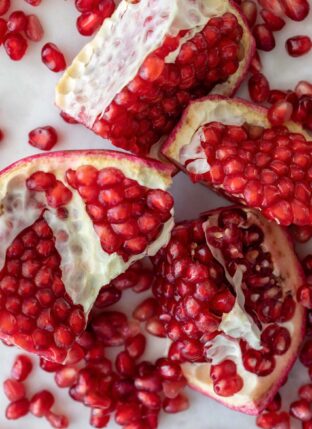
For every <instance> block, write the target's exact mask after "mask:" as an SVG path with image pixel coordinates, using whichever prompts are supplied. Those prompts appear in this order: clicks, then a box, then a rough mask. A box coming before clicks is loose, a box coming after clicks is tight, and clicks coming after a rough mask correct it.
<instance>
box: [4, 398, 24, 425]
mask: <svg viewBox="0 0 312 429" xmlns="http://www.w3.org/2000/svg"><path fill="white" fill-rule="evenodd" d="M28 413H29V401H28V399H26V398H23V399H20V400H19V401H16V402H12V403H11V404H9V405H8V406H7V408H6V411H5V416H6V418H7V419H8V420H17V419H20V418H21V417H23V416H26V414H28Z"/></svg>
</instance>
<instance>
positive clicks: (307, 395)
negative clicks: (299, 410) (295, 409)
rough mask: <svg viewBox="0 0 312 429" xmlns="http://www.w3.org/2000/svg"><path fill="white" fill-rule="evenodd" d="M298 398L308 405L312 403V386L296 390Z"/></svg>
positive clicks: (304, 386)
mask: <svg viewBox="0 0 312 429" xmlns="http://www.w3.org/2000/svg"><path fill="white" fill-rule="evenodd" d="M298 394H299V397H300V398H301V399H305V400H306V401H308V402H309V403H311V402H312V384H304V385H303V386H301V387H300V389H299V390H298Z"/></svg>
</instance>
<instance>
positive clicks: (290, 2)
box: [280, 0, 310, 21]
mask: <svg viewBox="0 0 312 429" xmlns="http://www.w3.org/2000/svg"><path fill="white" fill-rule="evenodd" d="M280 2H281V4H282V6H283V9H284V11H285V13H286V15H287V16H288V17H289V18H290V19H292V20H293V21H303V20H304V19H305V18H306V17H307V16H308V14H309V12H310V5H309V2H308V0H280Z"/></svg>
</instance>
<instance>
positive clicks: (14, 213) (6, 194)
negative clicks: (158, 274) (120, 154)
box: [0, 163, 174, 314]
mask: <svg viewBox="0 0 312 429" xmlns="http://www.w3.org/2000/svg"><path fill="white" fill-rule="evenodd" d="M70 166H71V167H72V168H74V165H73V163H71V164H70ZM34 167H35V166H34V165H30V164H27V165H25V167H24V168H23V169H21V170H23V171H20V172H19V173H18V174H16V175H12V176H11V177H10V179H9V180H8V181H7V183H2V185H3V186H2V191H1V195H0V208H1V209H0V240H1V246H0V270H1V269H2V268H3V266H4V264H5V256H6V251H7V249H8V247H9V246H10V245H11V243H12V241H13V240H14V239H15V238H16V236H18V235H19V233H21V232H22V231H23V230H24V229H25V228H27V227H29V226H31V225H33V224H34V223H35V222H36V220H37V219H38V218H39V217H40V216H41V215H42V214H43V216H44V218H45V220H46V221H47V223H48V224H49V226H50V228H51V229H52V231H53V234H54V237H55V240H56V241H55V246H56V249H57V251H58V252H59V254H60V256H61V264H60V268H61V270H62V281H63V283H64V286H65V289H66V291H67V293H68V294H69V296H70V297H71V299H72V300H73V302H74V304H77V305H78V304H80V305H82V306H83V308H84V311H85V313H86V314H88V313H89V311H90V310H91V308H92V306H93V304H94V301H95V300H96V297H97V295H98V293H99V290H100V289H101V287H102V286H104V285H106V284H108V283H109V282H110V281H111V280H112V279H113V278H115V277H117V276H118V275H119V274H121V273H123V272H124V271H126V269H127V268H128V267H129V266H130V265H131V264H132V263H133V262H134V261H136V260H139V259H142V258H143V257H144V256H145V255H149V256H153V255H155V254H156V253H157V251H158V250H159V249H160V248H161V247H162V246H165V245H166V244H167V243H168V241H169V238H170V232H171V230H172V228H173V226H174V220H173V218H171V219H169V220H168V221H167V222H166V223H165V224H164V225H163V229H162V231H161V233H160V235H159V237H158V238H157V239H156V240H155V241H154V242H153V243H151V244H150V245H149V246H148V247H147V248H146V249H145V251H144V252H143V253H142V254H140V255H135V256H132V257H131V258H130V259H129V260H128V261H127V262H125V261H124V260H123V258H122V257H121V256H119V255H118V254H117V253H113V254H111V255H109V254H107V253H106V252H104V250H103V249H102V247H101V243H100V239H99V237H98V235H97V234H96V232H95V230H94V226H93V223H92V221H91V219H90V217H89V215H88V214H87V212H86V208H85V203H84V202H83V201H82V199H81V197H80V196H79V194H78V192H77V191H75V190H74V189H72V192H73V198H72V200H71V201H70V202H69V204H67V205H66V209H67V210H68V212H69V216H68V218H67V219H60V218H59V217H58V216H57V215H56V211H55V210H54V209H51V208H50V207H47V203H46V198H45V195H44V193H43V192H30V191H29V190H28V189H27V188H26V179H27V178H28V177H29V176H30V175H31V174H32V172H33V171H36V170H46V171H51V172H53V173H54V174H55V176H56V178H57V179H59V180H64V174H65V171H66V167H62V169H61V170H60V167H59V166H58V167H56V166H55V169H53V168H51V169H49V164H48V163H47V165H45V168H42V166H40V168H39V166H38V168H34ZM119 167H120V168H121V169H122V166H121V165H120V166H119ZM151 176H152V173H151ZM127 177H129V178H134V177H136V180H137V179H138V177H137V174H136V171H135V168H134V169H133V172H132V173H131V172H129V174H127ZM154 178H155V172H154ZM150 179H151V177H150V178H149V180H150ZM155 180H156V182H158V185H160V188H164V183H163V184H161V182H162V180H161V179H160V178H159V180H157V178H155ZM2 181H4V179H3V178H2ZM139 182H140V181H139ZM140 184H141V185H143V186H144V183H140ZM172 213H173V211H172Z"/></svg>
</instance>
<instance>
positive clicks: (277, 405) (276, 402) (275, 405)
mask: <svg viewBox="0 0 312 429" xmlns="http://www.w3.org/2000/svg"><path fill="white" fill-rule="evenodd" d="M281 406H282V397H281V395H280V393H279V392H277V394H276V395H275V396H274V398H273V400H272V401H271V402H270V403H269V404H268V405H267V407H266V410H267V411H279V410H280V409H281Z"/></svg>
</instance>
